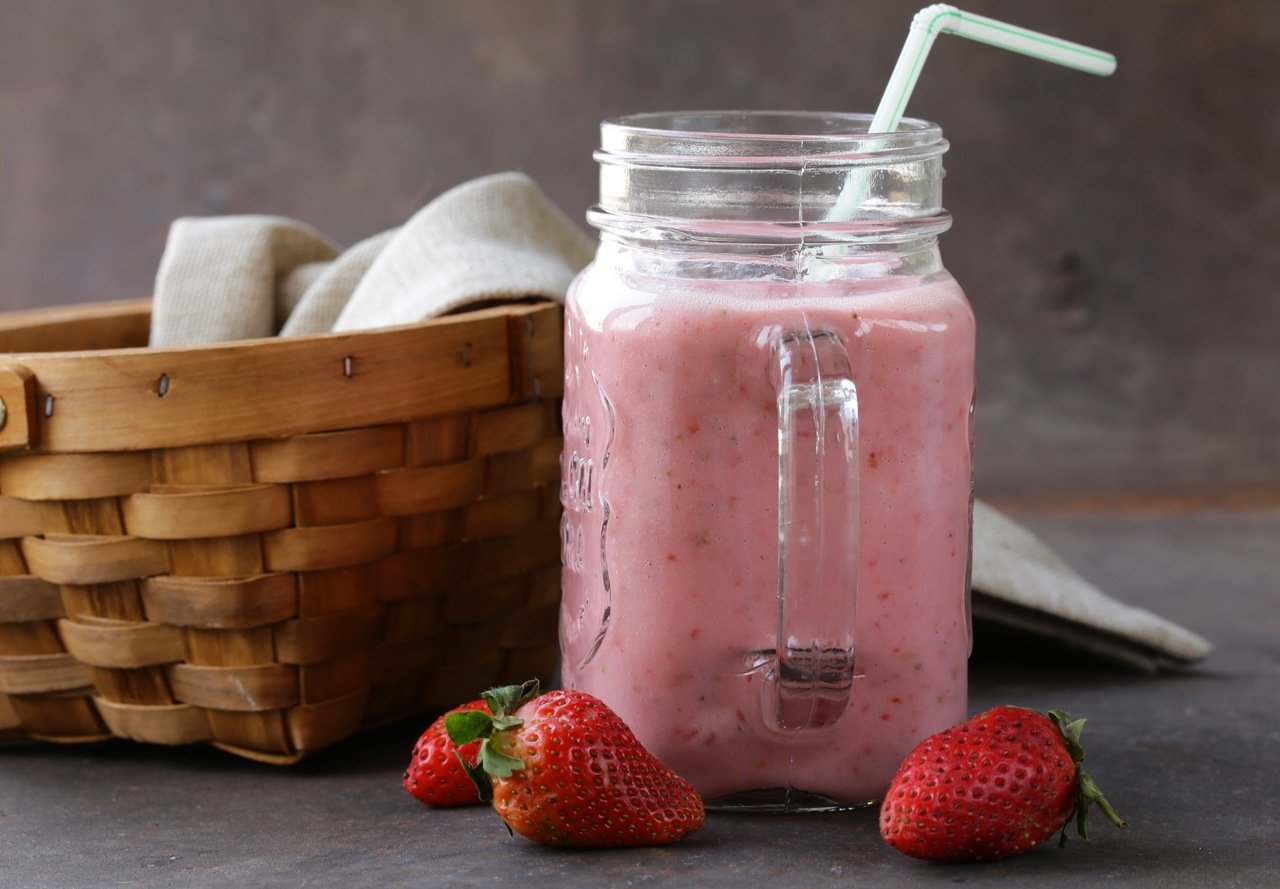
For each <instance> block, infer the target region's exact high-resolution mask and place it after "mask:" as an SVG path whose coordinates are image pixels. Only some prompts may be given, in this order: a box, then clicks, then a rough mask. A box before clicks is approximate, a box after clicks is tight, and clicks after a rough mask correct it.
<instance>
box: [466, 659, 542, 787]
mask: <svg viewBox="0 0 1280 889" xmlns="http://www.w3.org/2000/svg"><path fill="white" fill-rule="evenodd" d="M540 693H541V689H540V688H539V686H538V680H536V679H530V680H529V681H528V682H525V683H524V684H523V685H508V686H504V687H502V688H491V689H489V691H486V692H485V693H484V694H483V695H481V697H482V698H484V702H485V703H486V704H488V705H489V711H490V712H488V713H486V712H485V711H483V710H466V711H463V712H460V713H450V714H449V715H448V716H446V717H445V720H444V727H445V731H446V732H447V733H448V735H449V740H451V741H452V742H453V743H454V744H455V745H457V747H458V748H459V749H461V748H462V747H463V746H465V745H467V744H470V743H471V742H472V741H475V740H476V739H480V753H479V756H478V757H477V759H476V761H475V762H474V763H469V762H467V761H466V760H465V759H463V758H462V754H461V753H456V752H455V754H456V755H457V757H458V761H459V762H461V763H462V768H463V769H464V770H465V771H466V773H467V775H468V776H469V777H470V778H471V781H472V783H473V784H475V785H476V792H477V793H479V794H480V799H481V800H482V801H483V802H486V803H487V802H490V801H491V800H492V799H493V784H492V782H491V780H490V778H491V777H494V778H510V777H511V774H512V773H513V772H517V771H519V770H521V769H523V768H524V761H523V760H520V759H517V758H516V757H514V756H508V755H507V754H505V753H503V752H502V751H500V750H498V749H496V748H495V747H494V746H493V744H492V741H493V738H494V735H495V734H496V733H498V732H504V731H508V730H510V729H514V728H516V727H517V726H520V725H523V724H524V720H523V719H521V718H520V717H518V716H516V715H514V714H515V711H516V710H519V709H520V708H521V707H522V706H524V705H525V704H526V703H528V702H529V701H531V700H533V699H534V698H536V697H537V696H538V695H539V694H540Z"/></svg>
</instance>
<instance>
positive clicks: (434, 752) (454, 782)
mask: <svg viewBox="0 0 1280 889" xmlns="http://www.w3.org/2000/svg"><path fill="white" fill-rule="evenodd" d="M487 708H488V704H486V703H485V702H484V701H472V702H471V703H469V704H463V705H462V706H461V707H455V708H454V709H452V710H450V711H449V713H465V712H467V711H469V710H484V709H487ZM449 713H446V714H444V716H441V717H440V718H439V719H437V720H436V721H435V722H433V723H431V725H430V726H429V727H428V728H427V730H426V731H425V732H423V733H422V737H421V738H419V739H418V743H417V744H414V745H413V756H411V757H410V759H409V768H407V769H405V772H404V789H405V790H407V791H409V794H410V795H411V796H413V797H414V799H417V800H420V801H421V802H423V803H425V804H426V805H428V806H467V805H475V804H478V803H480V802H482V800H481V799H480V795H479V794H478V793H476V786H475V784H474V783H472V781H471V777H470V776H469V775H468V774H467V770H466V769H465V768H463V765H462V759H460V758H459V757H460V756H462V757H467V758H469V759H474V757H475V755H476V752H477V751H478V750H479V749H480V742H479V741H475V742H472V743H471V744H468V745H467V746H466V747H463V748H461V749H459V748H458V746H457V745H455V744H454V743H453V742H452V741H450V740H449V735H448V733H446V732H445V728H444V723H445V719H446V717H448V715H449Z"/></svg>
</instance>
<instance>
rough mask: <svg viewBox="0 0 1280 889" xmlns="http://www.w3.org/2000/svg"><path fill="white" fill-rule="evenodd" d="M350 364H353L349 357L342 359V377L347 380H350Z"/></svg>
mask: <svg viewBox="0 0 1280 889" xmlns="http://www.w3.org/2000/svg"><path fill="white" fill-rule="evenodd" d="M352 364H353V362H352V360H351V356H350V355H348V356H347V357H345V358H343V359H342V375H343V376H344V377H346V378H347V379H348V380H349V379H351V374H352V369H351V368H352Z"/></svg>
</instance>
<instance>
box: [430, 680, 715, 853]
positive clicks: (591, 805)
mask: <svg viewBox="0 0 1280 889" xmlns="http://www.w3.org/2000/svg"><path fill="white" fill-rule="evenodd" d="M485 700H486V701H488V702H489V708H490V711H491V713H486V712H483V711H478V710H477V711H475V712H474V713H459V714H455V715H451V716H450V717H449V718H448V720H447V721H446V725H447V726H448V731H449V735H450V737H451V738H452V739H453V741H454V743H456V744H458V745H464V744H469V743H471V742H472V740H473V739H475V738H481V739H482V741H481V744H480V753H479V757H478V760H477V763H476V765H475V766H474V767H473V768H471V769H470V771H471V773H472V776H473V777H474V778H475V779H476V786H477V787H479V788H480V790H481V792H482V793H485V792H486V790H488V791H489V793H490V794H491V796H492V801H493V807H494V809H495V810H496V811H497V813H498V814H499V815H500V816H501V817H502V820H503V821H504V822H506V824H507V827H508V828H509V829H510V830H512V831H514V832H516V833H519V834H521V835H522V836H525V837H528V838H529V839H531V840H533V841H534V842H538V843H545V844H548V845H552V846H648V845H654V844H658V843H671V842H675V841H676V840H678V839H680V838H681V837H685V836H688V835H689V834H691V833H693V832H694V831H695V830H697V829H698V828H699V827H701V826H702V820H703V817H704V813H703V808H702V799H701V798H700V797H699V796H698V793H697V791H695V790H694V789H693V788H692V787H690V786H689V783H688V782H687V781H685V780H684V779H683V778H681V777H680V776H679V775H677V774H675V772H672V771H671V770H670V769H668V768H667V767H666V766H664V765H663V764H662V763H660V762H658V760H657V759H656V758H655V757H654V756H653V754H651V753H650V752H649V751H648V750H645V749H644V747H642V746H641V745H640V742H639V741H637V740H636V738H635V735H633V734H632V733H631V729H629V728H627V726H626V724H625V723H623V721H622V720H621V719H620V718H619V717H618V715H617V714H616V713H614V712H613V711H612V710H610V709H609V708H608V707H606V706H605V705H604V704H603V703H602V702H601V701H599V700H598V699H597V698H594V697H592V696H591V695H588V694H584V693H582V692H576V691H553V692H549V693H547V694H545V695H541V696H539V695H538V683H537V681H536V680H534V681H532V682H526V683H525V684H524V685H523V686H509V687H507V688H499V689H493V690H492V691H489V692H485Z"/></svg>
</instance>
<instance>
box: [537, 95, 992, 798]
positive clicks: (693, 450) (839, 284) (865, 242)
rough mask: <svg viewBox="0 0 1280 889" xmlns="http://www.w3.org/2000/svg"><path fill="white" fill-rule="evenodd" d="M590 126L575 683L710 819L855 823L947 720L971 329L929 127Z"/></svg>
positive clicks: (576, 424)
mask: <svg viewBox="0 0 1280 889" xmlns="http://www.w3.org/2000/svg"><path fill="white" fill-rule="evenodd" d="M869 120H870V118H869V116H865V115H857V114H823V113H797V112H700V113H656V114H638V115H632V116H628V117H622V118H618V119H615V120H610V121H606V122H605V123H604V124H603V125H602V127H601V148H600V150H599V151H598V152H597V153H596V159H597V161H598V162H599V164H600V202H599V204H598V205H596V206H595V207H593V208H592V209H591V210H590V212H589V214H588V216H589V219H590V221H591V222H592V224H593V225H594V226H595V227H596V228H598V229H599V230H600V246H599V251H598V253H597V255H596V258H595V261H594V262H593V263H592V264H591V265H590V266H589V267H587V268H586V269H585V270H584V271H583V272H582V273H581V274H580V275H579V276H578V278H577V279H576V281H575V282H574V284H573V286H572V288H571V290H570V292H569V295H568V300H567V306H566V317H565V395H564V440H565V444H564V454H563V459H562V470H563V474H562V478H563V481H562V489H561V499H562V501H563V504H564V518H563V524H562V528H561V532H562V534H561V536H562V541H561V542H562V548H563V562H564V567H563V605H562V615H561V628H560V633H561V649H562V655H563V659H562V665H563V666H562V669H563V676H562V681H563V683H564V684H565V686H566V687H569V688H575V689H580V690H582V691H586V692H589V693H591V694H594V695H596V696H597V697H599V698H601V699H602V700H603V701H604V702H605V703H606V704H608V705H609V706H610V707H612V708H613V709H614V710H615V711H616V712H617V713H618V714H619V715H620V716H621V717H622V719H623V720H624V721H625V722H626V723H627V724H628V725H629V726H630V727H631V729H632V730H633V731H634V732H635V734H636V736H637V737H638V738H639V740H640V741H641V743H643V744H644V745H645V746H646V747H647V748H648V749H649V750H650V751H652V752H653V753H654V754H655V755H656V756H658V758H659V759H661V760H662V761H663V762H664V763H666V764H667V765H668V766H669V767H670V768H672V769H673V770H674V771H676V772H677V773H679V774H680V775H682V776H684V777H685V778H686V779H688V780H689V781H690V782H691V783H692V784H693V786H694V787H695V788H697V789H698V791H699V792H700V793H701V794H702V795H703V797H704V798H705V799H706V800H707V801H708V804H709V805H711V806H713V807H715V806H721V807H747V808H752V807H758V808H767V809H784V810H803V809H829V808H839V807H845V806H853V805H860V804H867V803H870V802H872V801H874V800H876V799H877V798H878V797H879V796H880V795H881V794H882V793H883V792H884V790H885V788H886V787H887V786H888V783H889V781H890V779H891V777H892V775H893V773H894V771H895V769H896V768H897V766H898V764H899V762H900V761H901V760H902V758H903V757H904V756H905V755H906V754H907V752H908V751H909V750H910V749H911V748H912V747H913V746H914V745H915V744H916V743H917V742H919V741H920V740H921V739H923V738H924V737H925V736H927V735H929V734H932V733H933V732H936V731H939V730H941V729H943V728H945V727H947V726H950V725H952V724H954V723H956V722H959V721H960V720H962V719H963V718H964V716H965V710H966V691H967V685H966V674H967V670H966V666H967V664H966V661H967V658H968V654H969V649H970V622H969V613H968V568H969V558H970V524H971V510H972V481H971V479H972V407H973V393H974V321H973V314H972V311H971V309H970V307H969V304H968V302H967V300H966V299H965V296H964V294H963V292H962V291H961V289H960V287H959V286H958V285H957V284H956V282H955V280H954V279H953V278H952V277H951V275H950V274H949V273H948V272H947V271H946V270H945V269H944V268H943V265H942V260H941V256H940V254H939V250H938V236H939V235H940V234H941V233H942V232H944V231H946V230H947V229H948V228H949V227H950V224H951V220H950V216H949V215H948V214H947V213H946V211H945V210H943V208H942V205H941V192H942V176H943V170H942V155H943V153H944V152H945V151H946V149H947V142H946V141H945V140H944V139H943V136H942V132H941V130H940V129H939V128H938V127H937V126H936V125H934V124H931V123H928V122H925V121H920V120H904V121H903V122H902V124H901V125H900V128H899V129H898V130H897V131H895V132H892V133H885V134H875V135H868V134H867V132H866V131H867V127H868V123H869Z"/></svg>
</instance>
